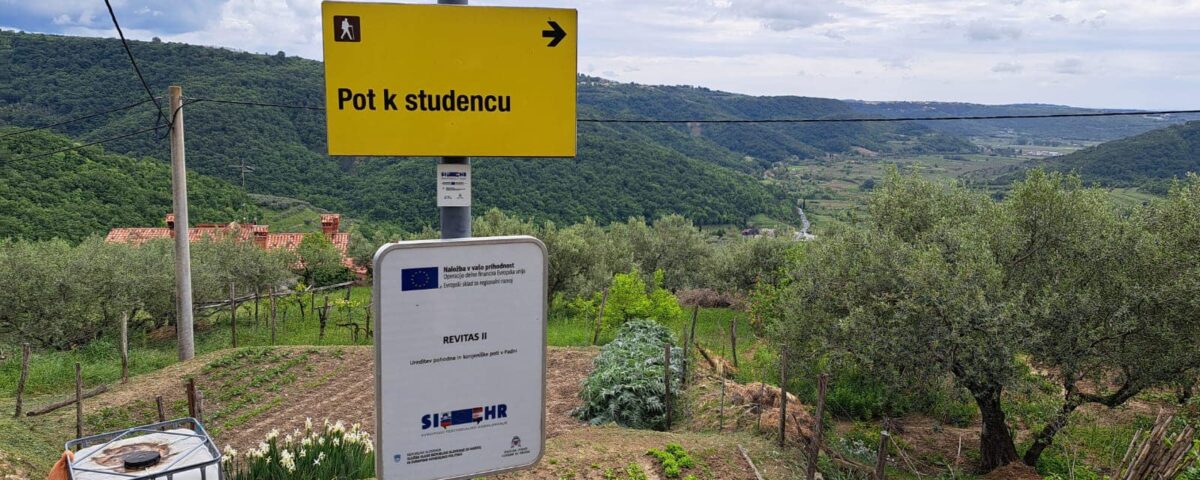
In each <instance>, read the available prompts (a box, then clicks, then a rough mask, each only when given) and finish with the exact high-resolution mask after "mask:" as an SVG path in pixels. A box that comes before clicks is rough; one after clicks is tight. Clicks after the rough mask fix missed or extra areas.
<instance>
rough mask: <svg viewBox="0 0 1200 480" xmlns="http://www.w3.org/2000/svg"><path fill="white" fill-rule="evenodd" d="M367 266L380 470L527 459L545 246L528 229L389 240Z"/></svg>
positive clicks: (535, 402) (535, 435) (441, 470)
mask: <svg viewBox="0 0 1200 480" xmlns="http://www.w3.org/2000/svg"><path fill="white" fill-rule="evenodd" d="M374 268H375V269H374V274H375V285H374V287H375V288H374V289H373V290H372V301H373V305H374V309H375V318H377V319H378V323H377V326H376V331H375V427H376V429H375V432H376V433H375V446H376V453H375V458H376V460H375V469H376V472H375V473H376V475H377V476H378V478H380V479H384V480H392V479H405V480H434V479H438V480H440V479H465V478H473V477H478V476H482V475H486V474H490V473H499V472H503V471H509V470H515V469H520V468H525V467H529V466H533V465H534V464H536V463H537V462H538V460H540V459H541V456H542V450H543V442H544V439H545V414H544V412H545V369H546V276H547V256H546V246H545V245H543V244H542V242H541V241H539V240H538V239H536V238H533V237H526V236H521V237H488V238H471V239H461V240H421V241H412V242H400V243H392V244H387V245H384V246H383V247H381V248H380V249H379V251H377V252H376V253H375V260H374Z"/></svg>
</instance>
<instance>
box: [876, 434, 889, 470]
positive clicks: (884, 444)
mask: <svg viewBox="0 0 1200 480" xmlns="http://www.w3.org/2000/svg"><path fill="white" fill-rule="evenodd" d="M888 437H889V435H888V431H887V430H883V431H881V432H879V451H878V452H877V453H876V454H875V480H885V479H886V478H887V448H888Z"/></svg>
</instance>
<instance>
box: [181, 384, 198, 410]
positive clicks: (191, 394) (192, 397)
mask: <svg viewBox="0 0 1200 480" xmlns="http://www.w3.org/2000/svg"><path fill="white" fill-rule="evenodd" d="M184 392H185V393H184V394H185V395H186V396H187V402H188V416H189V417H192V418H196V379H194V378H189V379H188V381H187V384H186V386H185V387H184Z"/></svg>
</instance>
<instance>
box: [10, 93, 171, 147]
mask: <svg viewBox="0 0 1200 480" xmlns="http://www.w3.org/2000/svg"><path fill="white" fill-rule="evenodd" d="M147 103H150V100H142V101H140V102H137V103H132V104H129V105H125V106H123V107H117V108H113V109H111V110H105V111H103V112H96V113H92V114H88V115H84V116H82V117H75V118H72V119H70V120H63V121H61V122H58V123H52V124H49V125H42V126H40V127H33V128H27V129H25V130H18V131H16V132H11V133H5V134H3V135H0V138H4V137H11V136H13V135H20V134H22V133H29V132H33V131H37V130H47V129H51V128H54V127H61V126H63V125H66V124H68V123H75V122H79V121H83V120H87V119H89V118H96V117H100V116H104V115H108V114H110V113H116V112H120V111H122V110H129V109H131V108H133V107H137V106H141V105H145V104H147Z"/></svg>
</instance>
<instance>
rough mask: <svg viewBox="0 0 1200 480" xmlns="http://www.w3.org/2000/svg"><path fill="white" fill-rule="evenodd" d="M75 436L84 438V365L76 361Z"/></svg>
mask: <svg viewBox="0 0 1200 480" xmlns="http://www.w3.org/2000/svg"><path fill="white" fill-rule="evenodd" d="M75 438H83V367H82V366H80V365H79V363H78V362H76V363H75Z"/></svg>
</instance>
